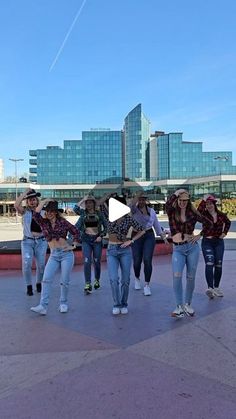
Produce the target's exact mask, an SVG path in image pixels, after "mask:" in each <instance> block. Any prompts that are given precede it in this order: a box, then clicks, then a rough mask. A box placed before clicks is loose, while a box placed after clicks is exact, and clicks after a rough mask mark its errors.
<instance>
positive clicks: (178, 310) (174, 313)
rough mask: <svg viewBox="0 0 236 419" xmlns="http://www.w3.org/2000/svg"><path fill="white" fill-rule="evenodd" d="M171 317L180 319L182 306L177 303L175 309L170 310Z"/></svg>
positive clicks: (182, 314)
mask: <svg viewBox="0 0 236 419" xmlns="http://www.w3.org/2000/svg"><path fill="white" fill-rule="evenodd" d="M171 317H176V318H178V319H180V318H181V317H184V311H183V307H182V306H181V305H178V306H177V307H176V309H175V310H174V311H172V313H171Z"/></svg>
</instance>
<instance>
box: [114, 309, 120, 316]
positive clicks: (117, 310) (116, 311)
mask: <svg viewBox="0 0 236 419" xmlns="http://www.w3.org/2000/svg"><path fill="white" fill-rule="evenodd" d="M112 314H114V316H116V315H117V314H120V307H113V309H112Z"/></svg>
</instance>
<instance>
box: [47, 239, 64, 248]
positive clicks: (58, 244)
mask: <svg viewBox="0 0 236 419" xmlns="http://www.w3.org/2000/svg"><path fill="white" fill-rule="evenodd" d="M48 245H49V247H50V249H64V248H65V247H67V246H68V243H67V241H66V239H63V238H62V237H60V239H59V240H56V239H52V240H51V241H50V242H48Z"/></svg>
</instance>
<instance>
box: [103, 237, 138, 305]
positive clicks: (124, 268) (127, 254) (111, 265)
mask: <svg viewBox="0 0 236 419" xmlns="http://www.w3.org/2000/svg"><path fill="white" fill-rule="evenodd" d="M131 262H132V252H131V248H130V247H125V248H122V247H120V245H119V244H109V245H108V248H107V266H108V275H109V279H110V284H111V292H112V297H113V302H114V307H127V305H128V296H129V283H130V269H131ZM119 267H120V269H121V281H120V283H119V276H118V271H119Z"/></svg>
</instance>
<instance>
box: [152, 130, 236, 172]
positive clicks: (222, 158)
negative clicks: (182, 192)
mask: <svg viewBox="0 0 236 419" xmlns="http://www.w3.org/2000/svg"><path fill="white" fill-rule="evenodd" d="M182 135H183V134H182V133H170V134H164V133H162V134H161V135H157V136H156V137H155V138H152V139H151V147H150V151H151V152H152V159H151V160H150V165H151V167H150V174H151V176H150V178H151V179H153V180H156V179H160V180H161V179H185V178H193V177H202V176H212V175H217V174H236V166H233V165H232V152H231V151H212V152H204V151H202V142H190V141H183V140H182ZM153 156H155V160H154V161H153Z"/></svg>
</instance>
